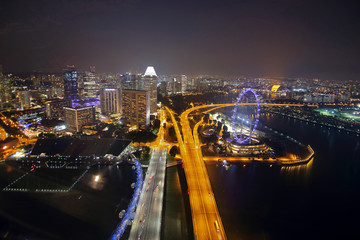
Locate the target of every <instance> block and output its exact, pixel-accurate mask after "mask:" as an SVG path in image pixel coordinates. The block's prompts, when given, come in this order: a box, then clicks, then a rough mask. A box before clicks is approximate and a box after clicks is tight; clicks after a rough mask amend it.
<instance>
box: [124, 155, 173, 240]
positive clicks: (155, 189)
mask: <svg viewBox="0 0 360 240" xmlns="http://www.w3.org/2000/svg"><path fill="white" fill-rule="evenodd" d="M165 172H166V148H163V149H160V148H156V149H154V150H153V153H152V156H151V159H150V164H149V168H148V170H147V172H146V177H145V181H144V185H143V189H142V192H141V195H140V200H139V203H138V207H137V209H136V213H135V218H134V221H133V224H132V227H131V232H130V237H129V239H134V240H135V239H136V240H137V239H160V230H161V214H162V207H163V195H164V182H165Z"/></svg>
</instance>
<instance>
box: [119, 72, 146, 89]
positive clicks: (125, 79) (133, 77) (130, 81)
mask: <svg viewBox="0 0 360 240" xmlns="http://www.w3.org/2000/svg"><path fill="white" fill-rule="evenodd" d="M141 80H142V77H141V75H138V74H131V73H126V74H125V75H123V76H122V78H121V86H122V88H123V89H132V90H143V89H140V88H141V86H140V84H141Z"/></svg>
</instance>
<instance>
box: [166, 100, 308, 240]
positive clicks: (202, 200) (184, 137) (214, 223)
mask: <svg viewBox="0 0 360 240" xmlns="http://www.w3.org/2000/svg"><path fill="white" fill-rule="evenodd" d="M238 105H242V106H250V105H256V103H239V104H238ZM261 105H265V106H297V107H301V106H304V104H274V103H261ZM231 106H234V104H233V103H228V104H212V105H202V106H197V107H193V108H190V109H188V110H186V111H185V112H183V113H182V114H181V116H180V124H181V131H180V128H179V126H178V124H177V121H176V119H175V116H174V113H173V112H172V111H171V110H170V109H168V108H166V109H167V111H168V113H169V114H170V117H171V120H172V121H173V125H174V128H175V133H176V136H177V139H178V142H179V148H180V153H181V156H182V160H183V164H184V170H185V176H186V180H187V184H188V188H189V198H190V205H191V214H192V221H193V227H194V236H195V239H204V240H205V239H207V240H210V239H226V234H225V230H224V227H223V224H222V221H221V217H220V214H219V211H218V208H217V205H216V201H215V198H214V194H213V191H212V188H211V183H210V180H209V176H208V174H207V170H206V167H205V164H204V161H203V159H202V154H201V150H200V144H199V142H198V137H197V136H196V137H194V136H193V132H192V130H191V127H190V124H189V121H188V116H189V114H190V113H192V112H193V111H196V110H200V109H201V110H202V109H204V110H205V109H207V108H211V110H214V109H216V108H222V107H231ZM198 126H199V123H198V124H197V125H196V126H195V128H196V129H197V127H198ZM194 130H195V129H194ZM194 134H197V131H196V133H195V131H194Z"/></svg>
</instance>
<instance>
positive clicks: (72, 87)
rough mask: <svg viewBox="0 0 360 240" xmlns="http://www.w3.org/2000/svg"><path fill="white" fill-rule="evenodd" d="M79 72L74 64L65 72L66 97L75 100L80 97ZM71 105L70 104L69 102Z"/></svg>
mask: <svg viewBox="0 0 360 240" xmlns="http://www.w3.org/2000/svg"><path fill="white" fill-rule="evenodd" d="M77 82H78V73H77V71H76V69H75V68H74V66H73V65H72V66H67V68H66V69H65V72H64V98H65V99H67V100H70V101H71V100H74V99H76V98H77V97H78V83H77ZM69 105H70V104H69Z"/></svg>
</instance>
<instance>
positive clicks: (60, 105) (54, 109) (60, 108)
mask: <svg viewBox="0 0 360 240" xmlns="http://www.w3.org/2000/svg"><path fill="white" fill-rule="evenodd" d="M45 106H46V117H47V118H49V119H64V107H66V106H67V101H66V100H65V99H53V100H50V101H47V102H46V103H45Z"/></svg>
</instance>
